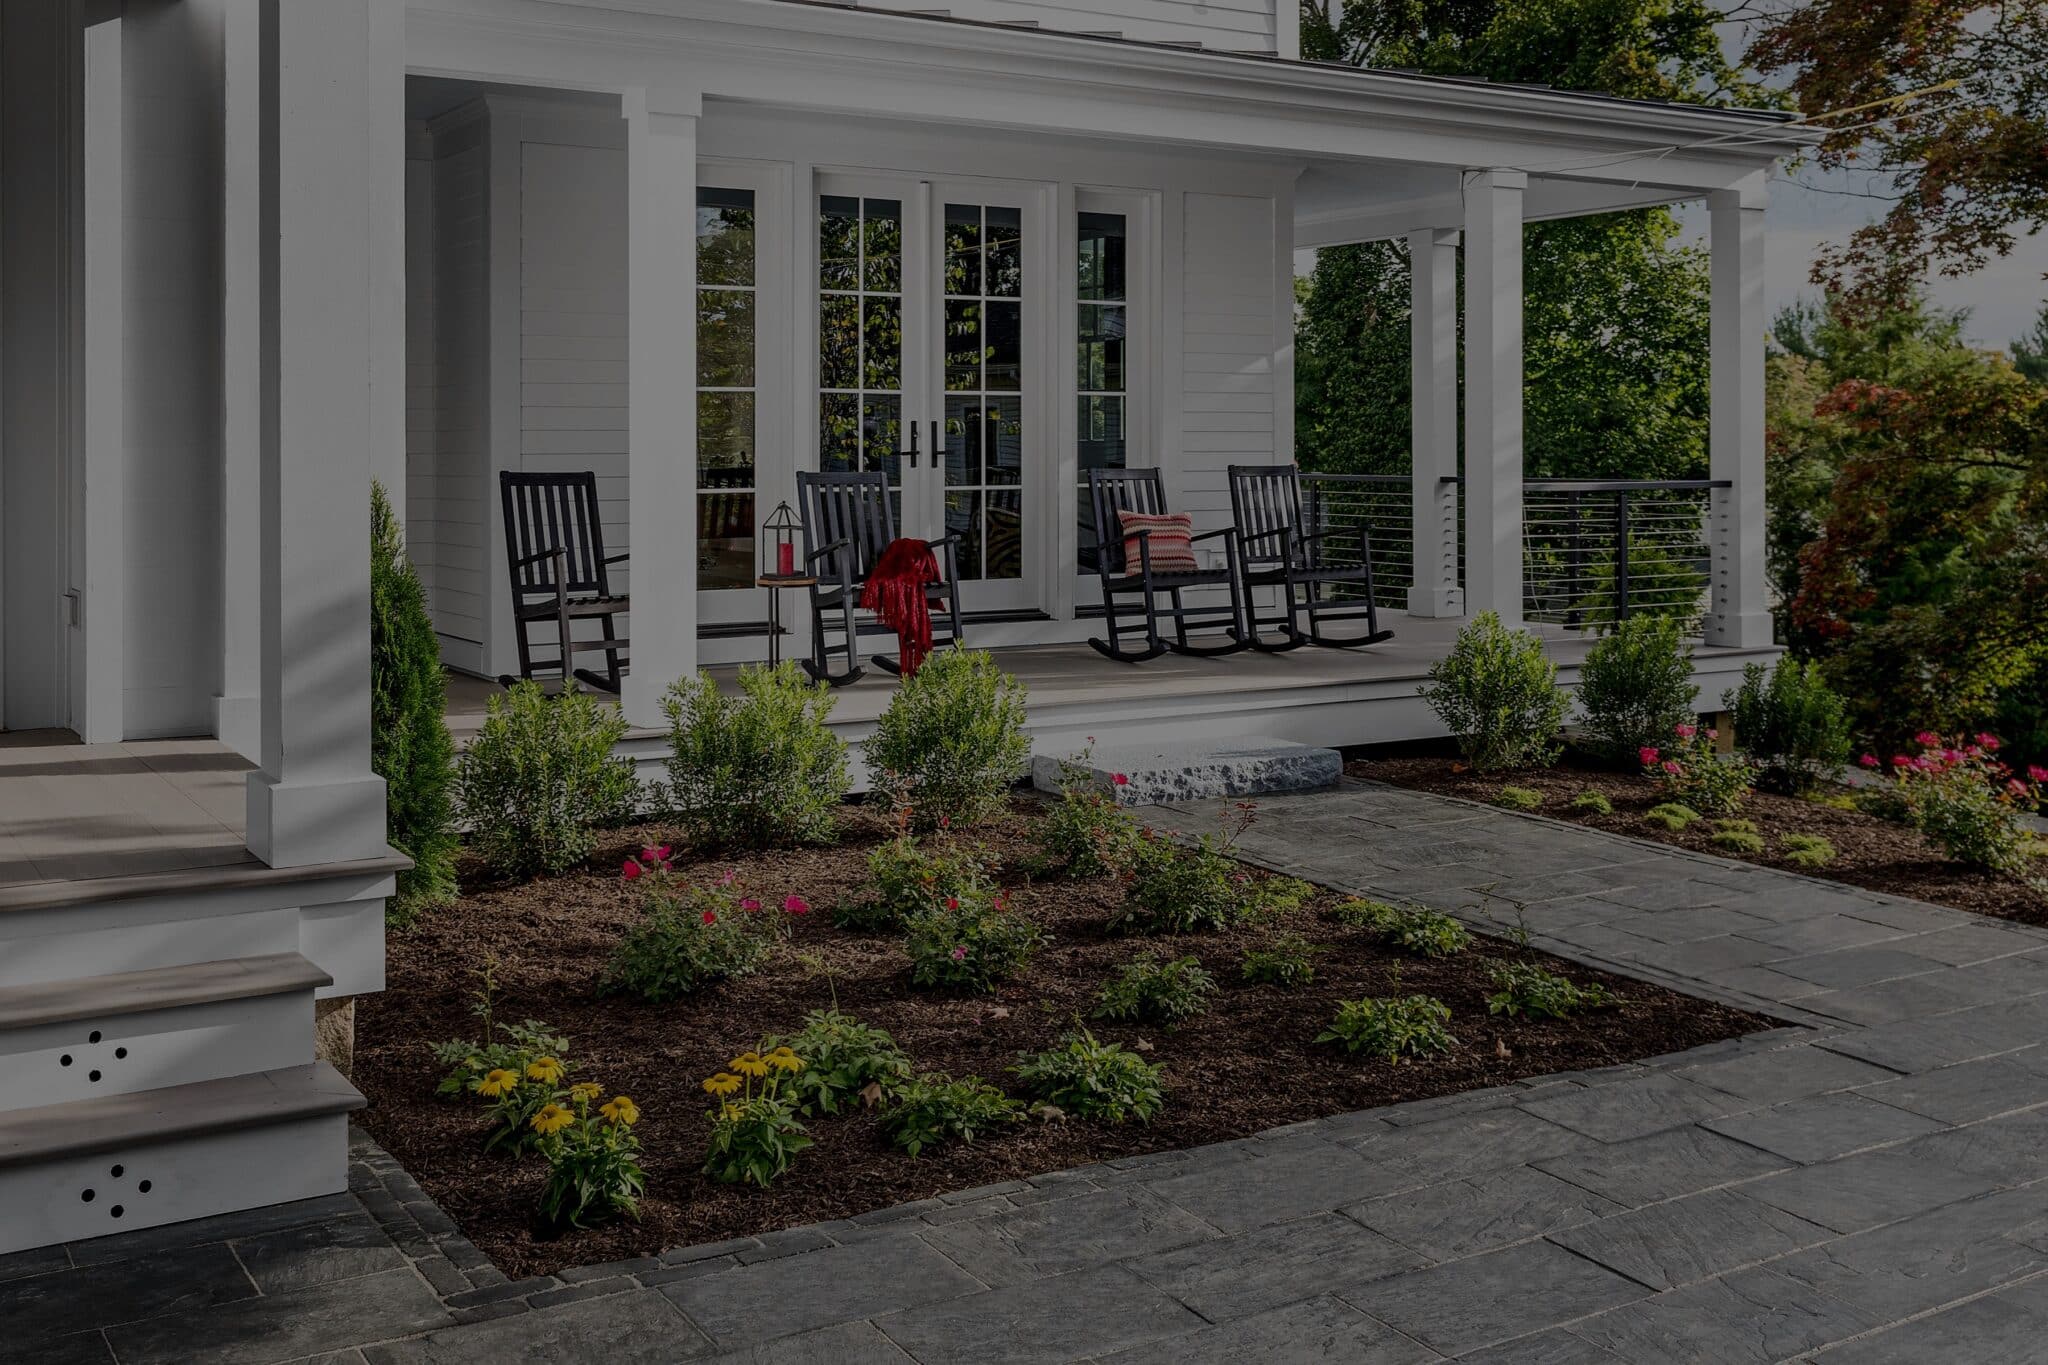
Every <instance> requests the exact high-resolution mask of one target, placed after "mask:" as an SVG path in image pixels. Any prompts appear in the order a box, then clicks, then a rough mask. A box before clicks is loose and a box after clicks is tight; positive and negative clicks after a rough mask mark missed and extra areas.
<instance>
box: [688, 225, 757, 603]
mask: <svg viewBox="0 0 2048 1365" xmlns="http://www.w3.org/2000/svg"><path fill="white" fill-rule="evenodd" d="M755 283H756V282H755V277H754V192H753V191H752V190H726V189H713V188H708V187H707V188H701V189H699V190H698V191H697V489H698V492H697V586H698V587H699V588H703V589H714V588H751V587H752V586H753V585H754V449H755V441H754V433H755V396H756V395H755V382H756V381H755V361H754V352H755V347H754V337H755V309H754V302H755Z"/></svg>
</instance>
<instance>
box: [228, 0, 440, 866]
mask: <svg viewBox="0 0 2048 1365" xmlns="http://www.w3.org/2000/svg"><path fill="white" fill-rule="evenodd" d="M395 3H398V0H261V3H260V5H259V6H258V8H257V10H256V15H257V22H258V26H259V27H258V43H259V44H260V52H261V56H260V61H259V67H260V77H261V80H262V93H261V97H260V98H261V105H262V113H261V118H260V122H259V129H260V136H261V150H260V153H259V164H260V185H259V187H258V196H257V197H258V203H259V209H258V211H259V214H260V233H259V238H258V250H259V257H260V271H261V274H260V290H259V292H260V301H259V304H258V307H259V310H260V311H259V318H258V328H259V336H260V344H259V348H258V351H259V363H260V366H261V370H262V391H261V399H260V401H261V416H260V423H261V436H260V443H259V451H260V454H259V457H258V460H257V465H258V483H259V486H260V491H259V495H258V500H259V507H260V515H259V517H258V519H257V520H258V525H259V528H260V530H259V533H258V537H259V538H258V544H259V550H258V564H259V572H260V574H261V578H262V589H261V592H260V607H259V611H258V619H259V622H260V629H261V634H262V648H261V668H260V677H261V691H262V705H261V711H262V724H263V739H262V767H261V768H260V769H259V770H258V771H256V772H253V773H251V774H250V775H249V806H248V812H249V848H250V851H251V852H253V853H255V854H256V855H257V856H258V857H259V858H261V859H263V861H264V862H266V863H269V864H270V865H271V866H273V867H297V866H305V865H307V864H312V863H321V862H334V861H341V860H346V859H354V858H364V857H374V856H378V855H381V854H382V853H383V852H384V848H385V844H384V783H383V781H382V780H381V779H379V778H378V777H376V776H375V775H374V774H373V773H372V772H371V770H370V563H369V559H370V556H369V535H370V528H369V486H370V472H371V468H372V464H373V453H372V442H373V440H374V439H376V438H377V437H380V436H381V435H382V434H383V427H382V424H380V423H375V422H373V421H372V414H371V405H370V401H369V397H368V395H369V394H370V392H371V389H372V382H371V376H372V375H373V374H374V373H375V365H374V362H373V360H372V351H373V349H374V348H375V347H376V346H378V345H380V344H391V345H398V344H402V342H401V340H400V339H399V338H384V337H380V336H379V335H377V333H376V330H375V328H374V327H373V325H372V317H373V312H372V303H371V299H372V297H373V295H374V293H375V289H374V287H373V279H375V278H376V277H377V276H378V275H380V274H381V273H382V272H384V271H389V270H393V269H402V268H403V265H402V262H393V261H387V260H384V259H382V257H381V255H380V252H381V251H382V250H383V249H384V244H383V243H382V242H381V238H380V234H379V233H378V231H377V230H376V228H375V226H374V225H373V223H372V221H371V215H373V214H375V213H377V212H379V211H380V206H381V205H383V204H386V203H388V200H387V199H386V198H385V194H384V191H382V190H381V189H380V188H379V186H378V184H377V181H378V178H379V177H382V176H402V175H403V174H404V163H403V161H393V162H391V163H390V164H389V165H384V164H379V163H378V161H377V159H376V157H375V156H374V151H375V149H377V148H379V147H382V146H384V145H387V144H386V139H384V138H381V137H380V136H378V134H377V132H376V131H375V130H376V129H377V128H378V126H379V123H380V121H381V120H384V119H400V118H402V117H403V110H402V108H398V107H393V106H392V105H391V104H390V103H389V101H388V100H386V99H385V98H384V93H385V82H383V81H381V80H379V79H378V78H377V75H376V72H375V66H376V63H377V62H378V61H379V60H381V59H382V58H383V56H384V55H385V54H383V53H382V51H381V47H380V45H379V44H378V43H377V42H376V41H375V39H374V35H375V34H376V33H377V32H378V31H379V29H380V18H379V16H377V15H375V14H374V11H375V10H376V9H377V8H378V7H380V6H388V5H392V4H395ZM233 533H235V534H247V533H248V528H247V527H241V528H234V530H233Z"/></svg>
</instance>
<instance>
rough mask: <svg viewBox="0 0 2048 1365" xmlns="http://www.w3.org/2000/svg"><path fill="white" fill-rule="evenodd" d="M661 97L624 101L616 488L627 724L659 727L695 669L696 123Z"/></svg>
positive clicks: (636, 95) (679, 102) (680, 96)
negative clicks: (621, 448) (621, 459)
mask: <svg viewBox="0 0 2048 1365" xmlns="http://www.w3.org/2000/svg"><path fill="white" fill-rule="evenodd" d="M701 109H702V102H701V100H700V99H698V98H697V97H696V96H694V95H692V94H687V93H678V92H673V91H651V90H632V91H629V92H627V95H626V98H625V103H624V112H625V117H626V177H627V189H626V220H627V246H626V254H627V274H628V279H629V281H630V289H631V294H630V302H629V303H628V305H627V306H628V317H627V331H628V335H629V337H630V340H629V342H628V348H629V359H628V362H627V380H628V386H629V393H630V399H629V401H630V403H631V405H632V410H631V413H630V415H629V416H628V418H627V457H626V476H627V477H626V485H627V494H628V496H629V498H630V510H629V512H628V514H627V516H628V530H629V532H630V535H631V544H632V560H631V562H630V563H629V564H628V566H627V567H628V568H629V569H630V571H631V584H632V594H633V613H632V619H631V622H630V623H629V625H628V628H627V635H628V637H629V638H630V639H631V640H632V642H633V643H632V649H631V656H632V671H631V672H630V673H628V674H627V676H626V681H625V688H624V693H625V695H624V696H623V697H622V698H621V701H622V703H623V705H624V707H625V712H626V719H627V720H629V721H631V722H632V723H633V724H634V725H640V726H659V725H662V724H664V723H665V718H664V717H663V715H662V712H661V697H662V694H663V693H664V692H666V691H667V690H668V687H669V684H670V683H672V682H674V681H675V680H676V679H677V678H680V677H682V676H684V675H685V674H689V673H694V672H695V671H696V668H697V117H698V114H699V113H700V112H701Z"/></svg>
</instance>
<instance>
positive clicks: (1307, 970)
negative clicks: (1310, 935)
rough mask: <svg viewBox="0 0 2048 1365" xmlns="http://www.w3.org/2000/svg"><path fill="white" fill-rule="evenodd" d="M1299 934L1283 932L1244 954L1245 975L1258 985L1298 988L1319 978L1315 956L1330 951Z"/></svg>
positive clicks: (1248, 979)
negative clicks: (1264, 944) (1269, 941)
mask: <svg viewBox="0 0 2048 1365" xmlns="http://www.w3.org/2000/svg"><path fill="white" fill-rule="evenodd" d="M1328 951H1329V950H1328V949H1327V948H1324V947H1322V946H1321V945H1319V944H1314V943H1310V942H1309V941H1308V940H1307V939H1305V938H1303V937H1302V936H1301V935H1299V934H1281V935H1280V936H1279V937H1278V938H1275V939H1274V940H1273V941H1272V942H1271V943H1268V944H1267V945H1266V946H1265V947H1263V948H1252V949H1249V950H1247V951H1246V953H1245V955H1244V966H1243V970H1242V973H1241V974H1242V976H1243V978H1244V979H1245V980H1246V981H1249V982H1252V983H1253V984H1254V985H1259V986H1278V987H1280V988H1281V989H1282V990H1289V991H1293V990H1299V989H1301V988H1302V987H1303V986H1306V985H1308V984H1309V983H1310V982H1312V981H1314V980H1315V979H1316V961H1315V960H1316V958H1317V957H1319V956H1320V955H1321V954H1323V953H1325V952H1328Z"/></svg>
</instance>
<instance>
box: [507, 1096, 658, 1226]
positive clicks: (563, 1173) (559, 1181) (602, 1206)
mask: <svg viewBox="0 0 2048 1365" xmlns="http://www.w3.org/2000/svg"><path fill="white" fill-rule="evenodd" d="M603 1093H604V1092H603V1091H602V1090H600V1089H599V1088H598V1087H597V1086H596V1085H593V1084H589V1083H584V1084H579V1085H572V1086H570V1087H569V1089H568V1092H567V1099H568V1101H569V1102H568V1104H567V1105H563V1104H559V1103H550V1104H548V1105H547V1106H545V1107H544V1108H542V1109H541V1110H540V1111H539V1112H537V1113H536V1114H534V1116H533V1118H532V1119H531V1120H530V1125H529V1126H531V1127H532V1129H533V1130H534V1132H535V1133H536V1134H538V1141H537V1143H536V1145H537V1146H538V1147H539V1149H540V1153H541V1155H542V1156H544V1157H546V1158H547V1162H548V1180H547V1184H546V1185H544V1186H542V1188H541V1192H540V1211H541V1216H542V1217H543V1218H545V1219H546V1220H547V1221H548V1222H550V1223H554V1224H557V1225H567V1226H569V1227H572V1228H581V1227H588V1226H590V1223H591V1222H592V1221H595V1220H600V1219H603V1218H609V1217H614V1216H617V1215H620V1214H623V1215H624V1216H626V1217H628V1218H632V1219H636V1220H637V1219H638V1218H639V1217H640V1196H641V1195H642V1194H644V1193H645V1192H646V1190H647V1173H646V1172H645V1171H643V1170H642V1169H641V1168H640V1139H639V1137H638V1136H636V1135H635V1134H634V1132H633V1125H634V1124H636V1123H638V1122H639V1121H640V1107H639V1106H638V1105H636V1104H634V1103H633V1101H632V1100H631V1099H629V1098H628V1097H627V1096H625V1095H615V1096H613V1097H612V1098H611V1099H609V1100H607V1101H605V1103H603V1104H602V1105H599V1106H598V1111H597V1113H596V1114H592V1113H591V1112H590V1105H591V1102H592V1101H593V1100H595V1099H596V1098H597V1097H598V1096H599V1095H601V1094H603Z"/></svg>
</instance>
